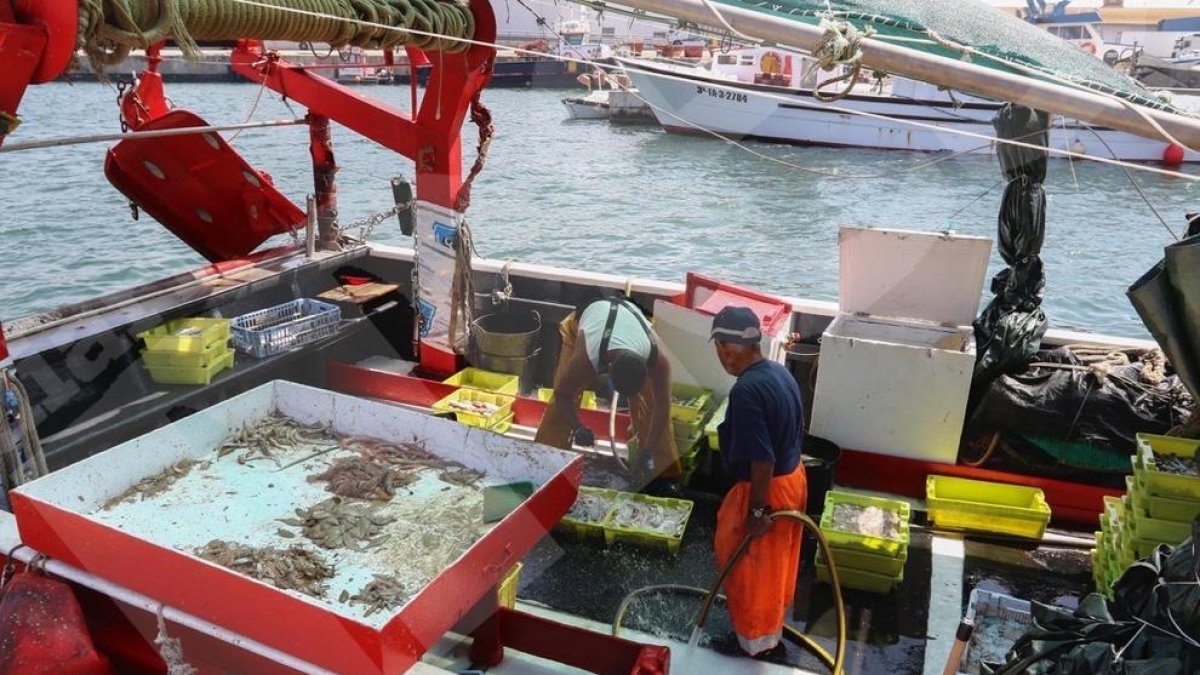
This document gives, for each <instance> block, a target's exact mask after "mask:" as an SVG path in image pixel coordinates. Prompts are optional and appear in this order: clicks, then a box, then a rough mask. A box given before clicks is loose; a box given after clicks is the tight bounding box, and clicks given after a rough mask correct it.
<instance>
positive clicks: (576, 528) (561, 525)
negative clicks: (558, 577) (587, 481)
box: [555, 486, 622, 541]
mask: <svg viewBox="0 0 1200 675" xmlns="http://www.w3.org/2000/svg"><path fill="white" fill-rule="evenodd" d="M586 494H590V495H597V496H601V497H604V498H605V499H608V500H609V507H608V511H607V512H606V513H605V514H604V517H603V518H601V519H600V520H599V521H596V522H592V521H584V520H576V519H575V518H571V517H569V516H563V518H562V520H560V521H558V526H557V527H556V528H555V529H557V530H558V531H559V532H562V533H564V534H567V535H570V536H572V537H575V538H577V539H582V540H592V541H603V540H604V524H605V523H607V522H608V518H609V516H611V515H612V511H613V507H615V506H616V505H617V500H618V499H619V498H620V497H621V494H622V493H620V492H617V491H616V490H605V489H603V488H594V487H586V486H585V487H580V488H579V496H581V497H582V496H583V495H586ZM577 499H578V498H577ZM568 512H569V511H568Z"/></svg>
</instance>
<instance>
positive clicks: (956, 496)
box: [925, 476, 1050, 539]
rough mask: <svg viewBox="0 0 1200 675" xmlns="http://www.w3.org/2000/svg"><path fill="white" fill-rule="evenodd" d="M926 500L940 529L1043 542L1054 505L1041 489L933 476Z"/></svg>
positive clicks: (926, 483)
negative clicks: (1052, 505)
mask: <svg viewBox="0 0 1200 675" xmlns="http://www.w3.org/2000/svg"><path fill="white" fill-rule="evenodd" d="M925 499H926V503H927V505H928V507H929V519H930V520H931V521H933V522H934V523H936V524H937V525H938V527H946V528H951V529H958V530H969V531H975V532H988V533H993V534H1006V535H1012V536H1015V537H1027V538H1030V539H1041V538H1042V535H1043V534H1045V532H1046V525H1048V524H1049V523H1050V505H1049V504H1047V503H1046V495H1045V494H1044V493H1043V492H1042V491H1041V490H1040V489H1038V488H1031V487H1025V486H1022V485H1007V484H1004V483H992V482H989V481H981V480H970V479H967V478H952V477H950V476H929V477H928V478H927V479H926V482H925Z"/></svg>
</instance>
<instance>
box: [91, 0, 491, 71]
mask: <svg viewBox="0 0 1200 675" xmlns="http://www.w3.org/2000/svg"><path fill="white" fill-rule="evenodd" d="M276 8H278V9H276ZM289 9H295V10H302V11H304V12H308V14H300V13H296V12H289V11H281V10H289ZM381 26H386V28H384V27H381ZM408 28H411V29H414V30H417V31H421V32H422V33H425V35H418V34H412V33H408V32H406V31H405V30H403V29H408ZM396 29H401V30H396ZM474 32H475V20H474V16H473V15H472V14H471V10H470V8H469V6H468V5H467V3H466V2H465V0H262V2H260V3H257V4H255V5H248V4H243V3H239V2H235V1H234V0H79V37H78V47H79V48H80V49H82V50H83V51H84V52H85V53H86V54H87V56H88V58H89V60H90V61H91V63H92V67H93V69H94V70H96V71H97V72H99V71H101V70H103V68H104V67H105V66H110V65H116V64H118V63H120V62H122V61H124V60H125V58H126V57H127V56H129V52H130V50H132V49H145V48H147V47H149V46H150V45H153V44H155V43H157V42H160V41H162V40H164V39H166V38H168V37H171V38H174V40H175V42H176V44H178V45H179V48H180V49H181V50H182V51H183V53H184V55H185V56H186V57H188V58H189V59H195V58H198V57H199V55H200V50H199V48H198V47H197V46H196V41H197V40H238V39H248V40H250V39H252V40H282V41H288V42H308V43H314V42H323V43H328V44H329V45H330V46H331V47H334V48H338V47H343V46H345V45H354V46H357V47H363V48H367V49H393V48H396V47H400V46H410V47H416V48H418V49H421V50H422V51H430V52H451V53H454V52H461V51H464V50H466V49H467V48H468V47H470V44H469V43H467V42H463V41H462V39H463V38H466V39H469V38H471V37H472V35H473V34H474ZM441 36H445V37H441Z"/></svg>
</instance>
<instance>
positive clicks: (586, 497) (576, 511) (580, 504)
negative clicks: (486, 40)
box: [565, 492, 612, 524]
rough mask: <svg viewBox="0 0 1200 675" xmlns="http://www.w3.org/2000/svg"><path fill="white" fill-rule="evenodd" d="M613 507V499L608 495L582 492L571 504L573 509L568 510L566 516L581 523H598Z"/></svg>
mask: <svg viewBox="0 0 1200 675" xmlns="http://www.w3.org/2000/svg"><path fill="white" fill-rule="evenodd" d="M611 508H612V500H611V499H609V498H608V497H606V496H604V495H599V494H592V493H588V492H580V493H579V498H578V499H576V500H575V503H574V504H572V505H571V510H570V511H568V512H567V515H566V516H565V517H566V518H570V519H571V520H577V521H579V522H581V523H592V524H597V523H599V522H600V521H602V520H604V517H605V516H607V515H608V511H609V509H611Z"/></svg>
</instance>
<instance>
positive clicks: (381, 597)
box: [338, 574, 409, 616]
mask: <svg viewBox="0 0 1200 675" xmlns="http://www.w3.org/2000/svg"><path fill="white" fill-rule="evenodd" d="M408 597H409V593H408V592H407V591H406V590H405V589H404V584H402V583H400V581H399V580H398V579H396V577H393V576H390V575H387V574H376V575H375V578H374V579H372V580H371V581H370V582H369V583H368V584H367V585H366V586H363V588H362V590H360V591H359V592H358V593H355V594H354V595H350V591H342V594H341V595H340V596H339V597H338V601H339V602H343V603H348V604H351V605H364V606H365V608H366V610H367V611H366V613H365V614H363V616H371V615H372V614H374V613H375V612H378V611H385V610H389V609H395V608H397V607H399V606H401V605H403V604H404V603H405V602H406V601H407V600H408Z"/></svg>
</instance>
